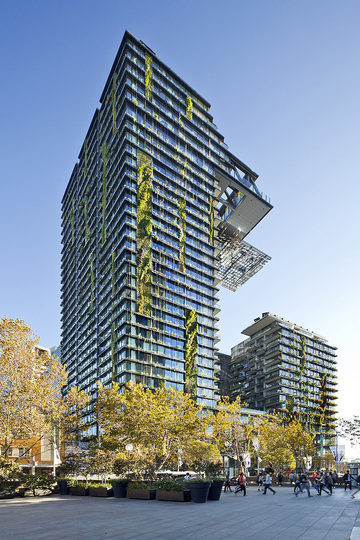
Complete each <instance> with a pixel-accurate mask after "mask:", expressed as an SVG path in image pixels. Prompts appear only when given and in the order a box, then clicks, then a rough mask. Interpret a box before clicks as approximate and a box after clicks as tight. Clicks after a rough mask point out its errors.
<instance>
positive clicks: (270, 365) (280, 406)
mask: <svg viewBox="0 0 360 540" xmlns="http://www.w3.org/2000/svg"><path fill="white" fill-rule="evenodd" d="M243 334H245V335H246V336H249V337H248V339H246V340H245V341H242V342H241V343H239V344H238V345H236V346H235V347H233V348H232V349H231V363H230V395H231V397H233V398H235V397H236V396H241V398H242V399H243V400H244V401H245V402H246V403H247V404H248V406H249V407H251V408H253V409H260V410H266V411H267V412H272V411H274V410H275V411H279V412H281V413H282V414H285V416H286V417H288V418H289V419H297V420H299V421H300V422H301V423H302V426H303V428H304V429H305V430H306V431H308V432H310V433H313V434H315V439H314V440H315V443H316V444H317V447H318V451H319V452H320V453H324V452H325V450H326V448H327V449H328V446H329V444H332V441H333V439H334V436H335V416H336V400H337V397H336V393H337V389H336V386H337V365H336V347H333V346H332V345H330V344H329V343H328V341H327V340H326V339H325V338H324V337H322V336H319V334H316V333H315V332H311V331H309V330H306V329H305V328H302V327H301V326H298V325H297V324H294V323H291V322H289V321H285V320H284V319H282V318H280V317H277V316H276V315H271V314H270V313H268V312H266V313H263V314H262V317H258V318H257V319H255V320H254V323H253V324H251V325H250V326H248V327H247V328H245V330H243Z"/></svg>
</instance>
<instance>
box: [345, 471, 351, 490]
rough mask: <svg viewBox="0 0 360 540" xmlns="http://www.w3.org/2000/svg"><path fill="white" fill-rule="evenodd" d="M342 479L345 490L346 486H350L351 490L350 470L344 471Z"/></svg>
mask: <svg viewBox="0 0 360 540" xmlns="http://www.w3.org/2000/svg"><path fill="white" fill-rule="evenodd" d="M343 480H344V488H345V491H346V489H347V488H350V491H351V490H352V487H351V480H353V477H352V476H351V474H350V471H346V473H345V474H344V476H343Z"/></svg>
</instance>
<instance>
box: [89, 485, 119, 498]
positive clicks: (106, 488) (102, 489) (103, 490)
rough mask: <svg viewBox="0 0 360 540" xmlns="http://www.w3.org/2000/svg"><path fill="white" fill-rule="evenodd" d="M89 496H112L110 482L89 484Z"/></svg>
mask: <svg viewBox="0 0 360 540" xmlns="http://www.w3.org/2000/svg"><path fill="white" fill-rule="evenodd" d="M89 495H90V497H113V496H114V491H113V489H112V486H111V485H110V484H90V485H89Z"/></svg>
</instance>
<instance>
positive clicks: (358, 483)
mask: <svg viewBox="0 0 360 540" xmlns="http://www.w3.org/2000/svg"><path fill="white" fill-rule="evenodd" d="M355 482H356V485H357V489H356V490H355V491H354V493H353V494H352V495H351V498H352V499H355V497H354V495H355V493H357V492H358V491H360V474H359V475H358V477H357V478H356V480H355Z"/></svg>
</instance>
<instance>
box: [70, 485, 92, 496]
mask: <svg viewBox="0 0 360 540" xmlns="http://www.w3.org/2000/svg"><path fill="white" fill-rule="evenodd" d="M70 495H80V496H83V497H84V496H86V495H89V486H88V485H87V483H86V482H73V483H72V484H71V486H70Z"/></svg>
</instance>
